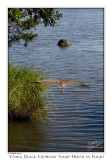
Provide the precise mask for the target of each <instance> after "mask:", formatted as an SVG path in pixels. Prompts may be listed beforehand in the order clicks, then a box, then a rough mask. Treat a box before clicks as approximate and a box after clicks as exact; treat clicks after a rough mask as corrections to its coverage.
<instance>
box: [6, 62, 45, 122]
mask: <svg viewBox="0 0 112 160" xmlns="http://www.w3.org/2000/svg"><path fill="white" fill-rule="evenodd" d="M8 74H9V76H8V80H9V82H8V118H9V120H18V121H21V120H30V119H34V118H36V119H41V120H42V119H45V117H46V115H47V100H46V99H45V97H43V93H44V92H46V91H47V90H48V88H47V86H46V85H45V84H37V83H34V82H35V81H36V80H42V79H45V78H46V77H45V75H44V74H43V73H41V72H39V71H34V70H32V69H29V68H25V67H15V66H12V65H9V72H8Z"/></svg>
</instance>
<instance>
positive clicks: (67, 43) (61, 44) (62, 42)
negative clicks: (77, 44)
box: [57, 39, 71, 47]
mask: <svg viewBox="0 0 112 160" xmlns="http://www.w3.org/2000/svg"><path fill="white" fill-rule="evenodd" d="M57 45H58V46H59V47H67V46H70V45H71V42H70V41H69V40H67V39H60V40H59V42H58V44H57Z"/></svg>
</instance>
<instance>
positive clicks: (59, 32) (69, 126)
mask: <svg viewBox="0 0 112 160" xmlns="http://www.w3.org/2000/svg"><path fill="white" fill-rule="evenodd" d="M60 11H61V12H62V13H63V18H62V19H61V21H59V23H58V26H56V27H54V28H51V27H47V28H45V27H43V26H42V25H41V26H39V27H38V28H37V33H38V35H39V36H38V39H36V40H34V41H33V42H31V43H30V44H29V46H28V47H27V48H24V47H23V46H22V45H18V44H15V45H14V46H13V47H11V48H10V49H9V62H12V63H14V64H15V65H24V66H28V67H32V68H34V69H40V70H42V71H44V72H45V73H47V75H48V77H49V78H50V79H67V80H75V81H80V82H84V83H86V84H88V85H89V88H80V87H73V86H72V87H65V93H64V94H62V93H61V90H60V88H59V87H58V86H52V91H51V92H50V93H49V94H48V99H49V101H50V102H51V107H50V109H49V116H48V121H47V122H46V123H42V124H41V123H39V124H38V123H37V124H32V123H31V122H23V123H18V122H13V123H9V151H21V152H22V151H25V152H26V151H27V152H33V151H35V152H38V151H43V152H45V151H47V152H48V151H52V152H55V151H57V152H62V151H65V152H69V151H72V152H89V151H90V152H96V151H97V152H102V151H104V96H103V95H104V91H103V89H104V87H103V54H104V53H103V43H104V42H103V41H104V37H103V9H60ZM62 38H64V39H69V40H70V41H71V42H72V45H71V46H70V47H67V48H59V47H58V46H57V43H58V41H59V39H62Z"/></svg>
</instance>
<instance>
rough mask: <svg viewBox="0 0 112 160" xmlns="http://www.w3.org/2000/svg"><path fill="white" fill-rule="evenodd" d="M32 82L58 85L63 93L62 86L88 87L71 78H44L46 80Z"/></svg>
mask: <svg viewBox="0 0 112 160" xmlns="http://www.w3.org/2000/svg"><path fill="white" fill-rule="evenodd" d="M34 83H45V84H50V85H56V84H57V85H59V86H60V88H61V90H62V93H64V87H65V86H82V87H88V85H86V84H84V83H80V82H76V81H71V80H59V79H46V80H38V81H36V82H34Z"/></svg>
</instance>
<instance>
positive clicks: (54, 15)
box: [8, 8, 62, 46]
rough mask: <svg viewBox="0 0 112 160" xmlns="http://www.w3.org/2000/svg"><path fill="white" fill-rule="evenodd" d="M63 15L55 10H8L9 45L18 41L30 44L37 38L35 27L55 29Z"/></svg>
mask: <svg viewBox="0 0 112 160" xmlns="http://www.w3.org/2000/svg"><path fill="white" fill-rule="evenodd" d="M61 17H62V14H61V13H60V12H59V11H58V10H57V9H53V8H50V9H48V8H9V9H8V33H9V35H8V42H9V43H8V44H9V46H11V45H12V44H13V43H15V42H17V41H21V40H23V41H24V45H25V46H27V44H28V42H30V41H32V40H33V39H34V38H35V37H37V33H36V31H35V27H36V26H38V25H39V24H44V26H52V27H54V26H55V25H56V24H57V22H58V20H59V19H60V18H61Z"/></svg>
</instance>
